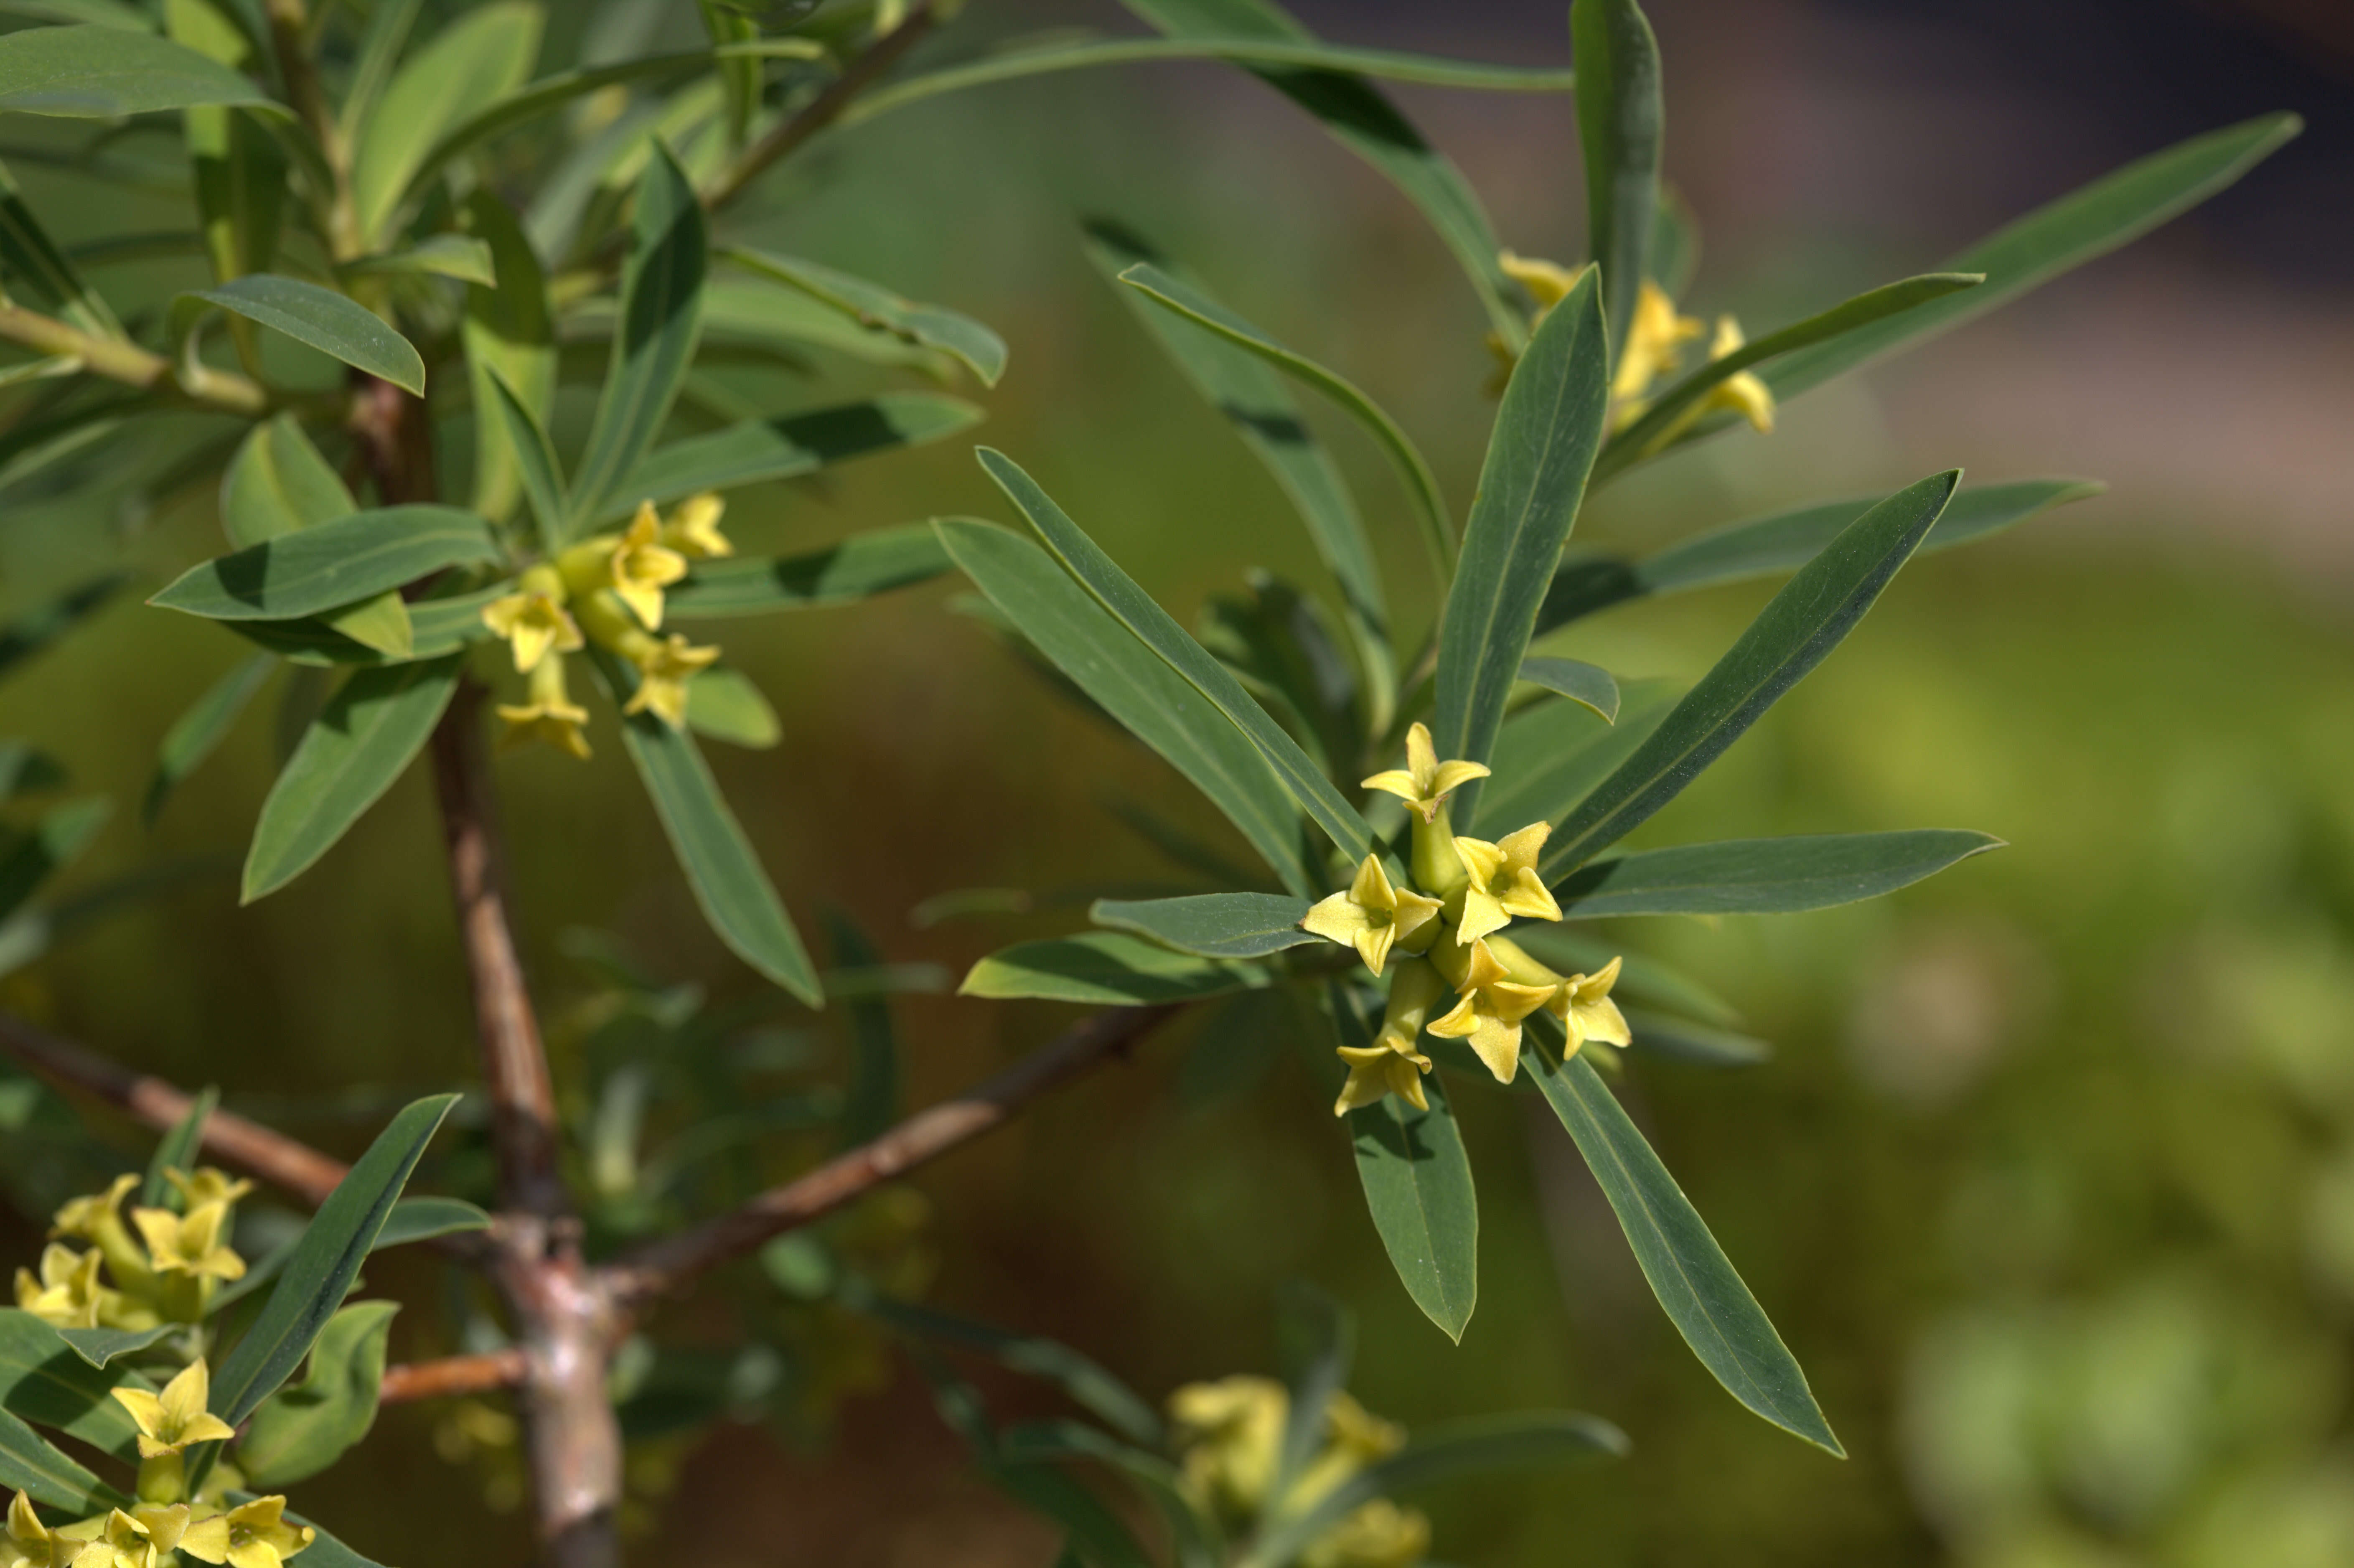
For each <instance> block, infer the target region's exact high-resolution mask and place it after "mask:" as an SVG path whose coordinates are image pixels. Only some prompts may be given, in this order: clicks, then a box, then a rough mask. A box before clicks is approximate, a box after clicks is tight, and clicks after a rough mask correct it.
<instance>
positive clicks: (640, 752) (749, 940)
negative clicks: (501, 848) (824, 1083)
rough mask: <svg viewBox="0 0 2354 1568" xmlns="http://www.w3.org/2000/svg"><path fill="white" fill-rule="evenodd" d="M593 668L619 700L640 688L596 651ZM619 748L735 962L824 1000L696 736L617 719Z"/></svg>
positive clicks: (643, 717) (652, 718)
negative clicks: (626, 754) (627, 757)
mask: <svg viewBox="0 0 2354 1568" xmlns="http://www.w3.org/2000/svg"><path fill="white" fill-rule="evenodd" d="M597 668H598V669H599V671H600V672H601V673H603V674H604V677H605V683H606V684H607V685H608V686H610V688H611V689H612V692H613V695H614V698H615V699H616V700H617V701H626V700H627V699H628V698H629V697H630V696H631V694H633V693H634V692H635V691H636V690H637V673H636V672H635V670H633V669H632V668H631V666H629V665H627V664H624V663H622V662H620V660H618V659H614V658H612V657H611V656H610V655H608V654H606V653H604V652H602V651H601V650H599V651H598V655H597ZM621 744H622V745H623V746H624V747H627V748H628V750H629V753H630V760H631V762H633V763H635V764H636V765H637V769H638V777H639V779H641V780H642V781H643V782H644V784H645V787H646V794H647V795H648V796H649V797H650V798H652V800H653V804H654V814H655V815H656V816H657V817H660V818H661V819H662V825H663V832H664V833H666V834H667V835H668V836H669V838H670V845H671V850H672V852H673V853H675V854H676V855H677V856H678V863H679V869H680V870H682V871H684V873H685V874H686V882H687V885H688V886H689V887H690V888H692V889H693V890H694V893H695V903H696V904H697V905H698V906H701V908H702V910H703V917H704V918H705V920H707V921H709V922H710V925H711V928H712V930H713V931H714V932H716V934H717V935H718V938H719V939H720V940H721V941H723V942H725V943H726V944H727V947H728V949H729V950H730V951H731V952H733V953H734V954H735V955H736V956H737V958H739V959H743V960H744V961H745V962H746V963H748V964H749V965H751V966H752V967H753V968H754V969H758V970H759V971H760V973H762V974H763V975H766V976H767V977H768V978H769V980H774V981H775V982H776V983H777V984H779V985H780V986H782V987H784V988H785V989H786V990H787V991H790V992H792V993H793V995H795V996H797V997H799V998H801V1000H802V1001H805V1002H807V1003H809V1004H810V1005H811V1007H815V1006H818V1005H819V1004H820V1003H821V1002H822V1001H823V1000H824V997H823V991H822V989H821V987H820V986H819V984H818V978H817V970H816V969H815V968H814V967H813V966H812V965H811V963H810V958H809V951H808V949H807V948H803V947H802V946H801V937H800V934H799V933H797V932H796V931H794V929H793V923H792V921H791V919H790V917H789V916H787V915H786V914H785V906H784V905H783V904H782V903H781V902H780V901H779V899H778V897H777V890H776V888H775V887H774V886H773V885H770V883H769V874H768V873H767V872H766V871H764V870H762V869H761V867H760V857H759V856H758V853H755V852H754V850H753V848H752V845H751V842H750V841H749V840H748V839H747V838H746V837H745V836H744V829H743V826H742V825H741V824H740V823H738V822H737V820H736V813H735V812H734V811H732V810H729V809H728V806H727V800H726V797H725V796H723V795H721V794H720V793H719V781H718V780H717V779H714V778H713V777H712V776H711V765H710V764H709V763H707V762H705V761H704V759H703V752H702V751H701V749H700V748H698V747H696V746H695V738H694V737H693V736H689V735H685V734H683V733H681V732H680V731H678V730H674V729H673V728H671V727H670V726H668V725H666V724H664V723H663V721H662V720H661V719H660V718H659V717H657V716H656V715H652V714H651V713H638V714H631V715H627V716H625V717H624V718H623V719H622V720H621Z"/></svg>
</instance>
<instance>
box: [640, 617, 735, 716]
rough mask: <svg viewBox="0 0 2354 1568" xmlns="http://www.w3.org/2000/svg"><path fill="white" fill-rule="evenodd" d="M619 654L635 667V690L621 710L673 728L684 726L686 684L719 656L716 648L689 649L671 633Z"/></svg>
mask: <svg viewBox="0 0 2354 1568" xmlns="http://www.w3.org/2000/svg"><path fill="white" fill-rule="evenodd" d="M623 652H628V653H629V654H630V657H631V662H634V663H635V664H636V665H637V667H638V689H637V690H636V691H635V692H634V693H632V694H631V697H630V700H629V701H628V702H627V703H625V704H623V705H622V708H621V711H622V712H624V713H632V714H637V713H652V714H653V715H655V716H656V717H658V718H660V719H661V720H662V721H663V723H664V724H666V725H668V726H670V727H671V728H673V729H677V728H679V727H680V726H683V725H684V724H685V723H686V683H687V682H688V681H689V680H691V679H692V678H694V676H695V674H697V673H700V672H701V671H704V670H707V669H709V668H710V667H711V665H712V663H713V662H715V661H716V660H717V659H718V657H719V650H718V649H716V648H696V647H692V646H690V645H689V644H688V642H687V641H686V639H685V637H684V636H683V635H682V634H680V633H678V632H675V631H673V632H672V633H671V634H670V635H669V636H668V637H666V638H663V639H662V640H661V641H656V640H654V639H653V638H651V637H649V638H646V639H645V640H644V642H643V643H642V645H639V646H637V647H636V648H635V649H634V650H632V649H625V650H623Z"/></svg>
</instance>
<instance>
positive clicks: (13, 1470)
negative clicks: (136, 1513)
mask: <svg viewBox="0 0 2354 1568" xmlns="http://www.w3.org/2000/svg"><path fill="white" fill-rule="evenodd" d="M0 1487H5V1488H7V1489H10V1490H11V1491H16V1492H22V1493H24V1494H25V1495H26V1496H27V1497H28V1498H30V1499H32V1500H33V1501H35V1502H40V1503H47V1504H48V1505H49V1506H50V1507H51V1508H61V1509H67V1510H71V1511H72V1512H74V1513H77V1514H89V1513H101V1512H103V1511H104V1510H107V1509H110V1508H113V1507H116V1506H118V1505H121V1506H127V1505H128V1504H129V1503H130V1500H131V1499H128V1498H126V1497H124V1496H123V1495H122V1493H121V1492H118V1491H116V1490H115V1489H113V1488H112V1487H110V1486H108V1485H107V1484H106V1483H105V1482H103V1481H101V1480H100V1479H99V1478H97V1477H96V1476H93V1475H91V1474H90V1472H89V1471H88V1470H86V1469H84V1468H83V1467H81V1466H80V1465H79V1464H77V1463H75V1462H74V1461H73V1460H71V1459H69V1458H68V1457H66V1456H65V1455H63V1454H61V1453H59V1452H58V1450H57V1449H56V1448H54V1447H52V1446H50V1445H49V1443H48V1439H46V1438H44V1437H43V1436H41V1435H40V1434H39V1433H37V1432H36V1431H34V1430H33V1429H32V1428H31V1427H29V1426H27V1425H25V1424H24V1423H23V1422H21V1421H19V1420H17V1419H16V1417H15V1416H13V1415H11V1414H8V1413H7V1412H6V1411H5V1410H0Z"/></svg>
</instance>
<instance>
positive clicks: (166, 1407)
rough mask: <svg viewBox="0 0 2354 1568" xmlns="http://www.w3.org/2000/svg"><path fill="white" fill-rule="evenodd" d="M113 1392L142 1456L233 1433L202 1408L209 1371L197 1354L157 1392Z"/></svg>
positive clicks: (234, 1433)
mask: <svg viewBox="0 0 2354 1568" xmlns="http://www.w3.org/2000/svg"><path fill="white" fill-rule="evenodd" d="M113 1393H114V1397H115V1399H116V1400H117V1401H118V1402H120V1403H121V1404H122V1408H123V1409H125V1410H127V1411H129V1412H131V1419H132V1420H133V1422H135V1423H137V1424H138V1426H139V1456H140V1457H142V1458H144V1459H154V1458H160V1457H163V1456H164V1455H165V1454H176V1453H178V1452H179V1451H180V1450H181V1449H183V1448H186V1446H188V1445H189V1444H191V1443H211V1442H216V1441H217V1440H219V1439H220V1438H223V1437H234V1436H237V1430H236V1428H234V1427H232V1426H231V1425H229V1424H228V1422H226V1421H223V1420H222V1419H221V1418H220V1417H219V1416H217V1415H215V1414H212V1413H211V1412H210V1411H208V1410H207V1409H206V1408H205V1404H206V1403H207V1401H208V1400H209V1399H211V1397H212V1372H211V1371H210V1369H208V1368H207V1366H206V1365H205V1362H204V1358H202V1357H201V1356H200V1357H198V1358H197V1359H196V1360H195V1361H190V1362H189V1363H188V1365H187V1368H186V1371H184V1372H181V1373H180V1375H179V1376H177V1377H175V1378H174V1379H173V1380H172V1381H171V1382H169V1383H165V1384H164V1392H163V1393H160V1394H157V1393H148V1392H147V1391H146V1390H145V1389H143V1388H118V1389H115V1390H114V1391H113Z"/></svg>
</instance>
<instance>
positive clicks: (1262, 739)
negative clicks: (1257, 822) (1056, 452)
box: [979, 447, 1373, 860]
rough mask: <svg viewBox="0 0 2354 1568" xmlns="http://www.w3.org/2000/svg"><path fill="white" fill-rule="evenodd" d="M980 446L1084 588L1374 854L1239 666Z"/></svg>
mask: <svg viewBox="0 0 2354 1568" xmlns="http://www.w3.org/2000/svg"><path fill="white" fill-rule="evenodd" d="M979 451H980V457H981V467H982V468H984V469H986V470H987V471H989V476H990V478H991V479H993V480H995V481H996V482H997V485H998V488H999V489H1001V490H1002V491H1004V492H1005V493H1006V495H1007V497H1008V498H1009V499H1011V500H1012V501H1013V504H1014V505H1015V506H1017V507H1019V508H1020V509H1021V511H1022V514H1023V516H1024V517H1026V518H1028V519H1029V521H1030V525H1031V527H1032V528H1033V529H1034V530H1036V532H1037V534H1038V536H1039V538H1040V539H1041V540H1043V541H1044V544H1045V546H1046V548H1047V549H1049V550H1050V551H1052V552H1053V553H1054V555H1055V558H1056V559H1058V560H1060V561H1061V562H1062V563H1063V566H1064V568H1065V569H1066V570H1067V571H1068V572H1070V574H1071V575H1072V576H1073V577H1076V578H1077V579H1078V581H1079V584H1080V586H1081V587H1083V588H1086V589H1087V591H1088V592H1089V593H1090V594H1092V595H1094V596H1095V599H1096V601H1097V603H1098V604H1100V605H1102V606H1103V607H1104V608H1105V609H1108V610H1109V611H1110V612H1111V613H1112V615H1113V616H1114V617H1115V618H1117V619H1118V620H1119V622H1120V624H1121V625H1123V626H1125V627H1127V628H1128V629H1129V631H1131V632H1133V633H1134V634H1135V635H1136V638H1137V640H1138V641H1140V642H1142V643H1143V644H1144V645H1145V646H1146V647H1147V648H1150V650H1152V652H1155V653H1157V654H1159V655H1160V656H1161V661H1162V662H1165V663H1166V664H1167V665H1168V666H1169V667H1170V668H1171V669H1172V670H1174V671H1175V672H1176V673H1178V674H1180V675H1182V676H1183V677H1184V679H1185V681H1186V682H1187V683H1188V684H1190V685H1192V686H1193V689H1194V690H1195V691H1197V692H1199V693H1201V694H1202V695H1204V697H1207V698H1208V699H1209V701H1210V704H1211V705H1212V706H1213V707H1215V708H1216V709H1217V710H1218V711H1219V712H1220V713H1222V714H1224V715H1226V717H1227V719H1228V720H1230V721H1231V722H1232V723H1233V725H1234V726H1235V728H1236V729H1239V730H1240V731H1242V732H1243V734H1244V736H1246V737H1247V738H1248V739H1249V741H1250V742H1251V744H1252V745H1253V746H1255V747H1257V748H1258V752H1259V755H1260V756H1261V757H1263V758H1266V759H1267V763H1268V765H1269V766H1271V767H1272V768H1274V769H1275V772H1276V774H1277V776H1278V778H1280V779H1282V780H1283V782H1284V785H1285V787H1286V788H1287V789H1289V790H1290V791H1291V794H1292V798H1293V799H1294V800H1298V801H1299V804H1300V805H1301V807H1302V808H1304V809H1305V810H1307V812H1308V815H1309V816H1310V819H1312V820H1313V821H1315V823H1316V825H1317V826H1319V827H1320V828H1322V829H1323V830H1324V832H1326V833H1327V834H1329V835H1331V840H1332V842H1334V843H1336V844H1338V845H1339V846H1340V847H1341V853H1343V854H1345V855H1347V856H1348V857H1349V858H1350V859H1351V860H1362V859H1363V857H1364V856H1365V855H1366V854H1368V853H1371V852H1372V849H1373V830H1372V829H1371V828H1369V827H1367V826H1366V825H1365V819H1364V818H1363V817H1362V816H1360V815H1358V813H1357V809H1356V808H1355V807H1353V806H1352V805H1350V804H1349V802H1348V800H1346V799H1345V798H1343V797H1342V796H1341V792H1340V791H1339V790H1337V789H1333V788H1332V784H1331V780H1330V779H1326V778H1325V777H1324V775H1323V774H1322V773H1320V772H1319V771H1318V770H1317V768H1316V765H1315V764H1314V763H1312V762H1310V760H1309V759H1308V754H1307V753H1306V752H1303V751H1301V750H1300V749H1299V742H1297V741H1295V740H1293V739H1292V738H1291V737H1290V736H1288V735H1286V734H1285V733H1284V732H1283V730H1282V728H1281V727H1280V726H1278V725H1277V724H1276V722H1275V721H1274V720H1273V719H1271V718H1269V717H1267V713H1266V711H1265V710H1264V709H1262V708H1261V707H1260V706H1259V705H1257V703H1255V702H1253V701H1252V700H1251V697H1250V694H1249V693H1247V692H1246V691H1244V690H1243V688H1242V683H1241V682H1239V681H1237V680H1235V677H1234V673H1233V672H1231V671H1229V670H1228V669H1227V668H1226V667H1225V665H1223V664H1221V663H1219V662H1217V661H1216V660H1215V659H1213V658H1212V657H1211V656H1210V655H1209V653H1208V652H1206V651H1204V648H1203V647H1202V645H1201V644H1200V643H1198V642H1196V641H1193V639H1192V638H1191V637H1189V636H1187V635H1186V634H1185V629H1184V628H1183V627H1182V626H1180V625H1178V624H1177V622H1176V621H1175V620H1172V619H1171V618H1170V615H1169V612H1168V611H1167V610H1165V609H1161V607H1160V606H1159V605H1157V604H1155V603H1154V602H1153V601H1152V599H1151V596H1150V595H1149V594H1147V593H1146V592H1145V591H1144V590H1143V589H1142V588H1139V587H1137V586H1136V584H1135V583H1134V582H1133V581H1131V580H1130V579H1129V576H1128V574H1127V573H1125V572H1123V571H1121V570H1120V569H1119V566H1118V565H1117V564H1116V563H1115V562H1114V561H1113V560H1112V558H1111V557H1110V556H1107V555H1105V554H1104V552H1103V549H1102V547H1101V546H1098V545H1097V543H1096V542H1095V541H1094V540H1093V539H1090V538H1088V537H1087V535H1086V534H1085V533H1083V532H1081V531H1080V528H1079V525H1078V524H1076V523H1074V522H1072V521H1071V519H1070V518H1069V516H1068V515H1066V514H1065V513H1064V511H1063V509H1062V508H1061V507H1059V506H1056V505H1055V503H1054V502H1053V500H1052V499H1050V498H1049V497H1048V496H1047V494H1046V493H1045V492H1044V491H1043V490H1041V489H1039V488H1038V484H1037V482H1036V481H1034V480H1033V479H1032V478H1031V477H1030V476H1029V475H1028V474H1026V473H1024V472H1023V471H1022V470H1021V469H1020V468H1019V467H1017V466H1015V464H1014V463H1013V461H1012V460H1011V459H1009V458H1007V457H1006V456H1005V454H1004V453H1002V452H1000V451H994V450H991V449H990V448H987V447H982V448H981V449H979ZM983 591H984V592H985V591H987V590H986V589H984V590H983Z"/></svg>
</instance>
